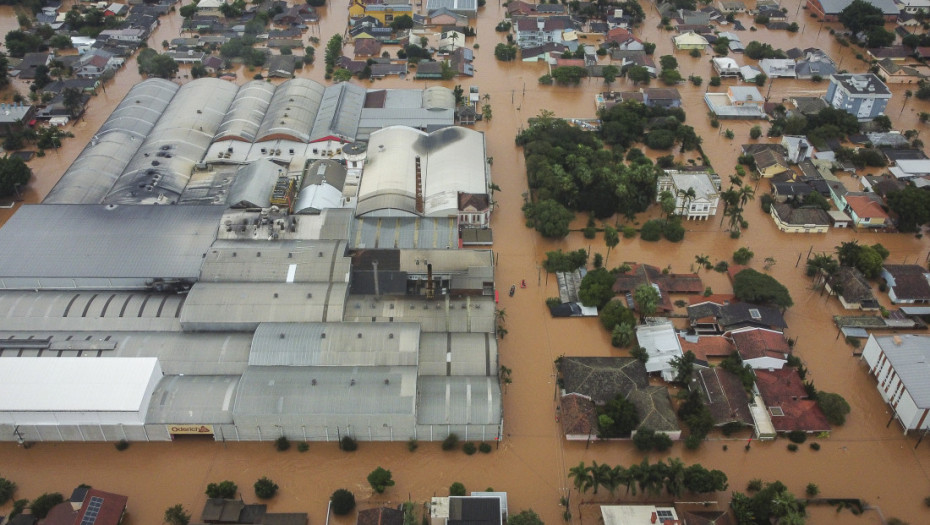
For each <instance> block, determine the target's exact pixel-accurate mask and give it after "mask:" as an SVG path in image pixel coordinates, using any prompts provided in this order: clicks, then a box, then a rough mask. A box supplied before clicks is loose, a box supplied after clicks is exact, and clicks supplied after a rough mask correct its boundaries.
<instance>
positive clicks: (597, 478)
mask: <svg viewBox="0 0 930 525" xmlns="http://www.w3.org/2000/svg"><path fill="white" fill-rule="evenodd" d="M588 472H589V473H590V475H591V482H592V483H591V484H592V486H593V487H594V493H595V494H597V489H598V488H600V487H602V486H603V487H609V486H610V465H607V464H606V463H602V464H600V465H598V464H597V461H592V462H591V466H590V467H588Z"/></svg>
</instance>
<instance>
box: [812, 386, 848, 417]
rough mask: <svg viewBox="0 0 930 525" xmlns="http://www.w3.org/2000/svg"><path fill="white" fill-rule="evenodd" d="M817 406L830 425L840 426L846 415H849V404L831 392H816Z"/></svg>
mask: <svg viewBox="0 0 930 525" xmlns="http://www.w3.org/2000/svg"><path fill="white" fill-rule="evenodd" d="M817 406H819V407H820V410H822V411H823V415H825V416H827V421H829V422H830V424H831V425H842V424H843V423H845V422H846V415H847V414H849V411H850V408H849V403H847V402H846V400H845V399H843V396H841V395H839V394H834V393H833V392H817Z"/></svg>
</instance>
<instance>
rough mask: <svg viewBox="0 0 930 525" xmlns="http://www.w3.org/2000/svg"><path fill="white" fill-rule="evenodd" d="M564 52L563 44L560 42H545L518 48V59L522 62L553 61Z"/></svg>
mask: <svg viewBox="0 0 930 525" xmlns="http://www.w3.org/2000/svg"><path fill="white" fill-rule="evenodd" d="M564 52H565V45H563V44H562V43H560V42H547V43H545V44H542V45H539V46H536V47H524V48H521V49H520V59H521V60H522V61H523V62H539V61H543V62H546V63H553V62H555V60H556V59H557V58H560V57H561V56H562V53H564Z"/></svg>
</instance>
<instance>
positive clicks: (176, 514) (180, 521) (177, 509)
mask: <svg viewBox="0 0 930 525" xmlns="http://www.w3.org/2000/svg"><path fill="white" fill-rule="evenodd" d="M164 521H165V523H167V524H168V525H187V524H188V523H190V522H191V513H190V512H187V511H186V510H184V505H181V504H180V503H178V504H177V505H172V506H171V507H168V508H167V509H165V517H164Z"/></svg>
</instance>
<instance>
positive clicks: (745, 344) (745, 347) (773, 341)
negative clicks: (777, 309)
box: [730, 328, 791, 359]
mask: <svg viewBox="0 0 930 525" xmlns="http://www.w3.org/2000/svg"><path fill="white" fill-rule="evenodd" d="M730 340H731V341H733V345H734V346H735V347H736V351H737V352H739V355H740V356H741V357H742V358H743V359H756V358H759V357H775V358H778V359H784V358H785V355H786V354H790V353H791V347H790V346H788V341H786V340H785V335H784V334H783V333H781V332H775V331H772V330H766V329H764V328H752V329H749V330H743V331H739V332H731V333H730Z"/></svg>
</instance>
